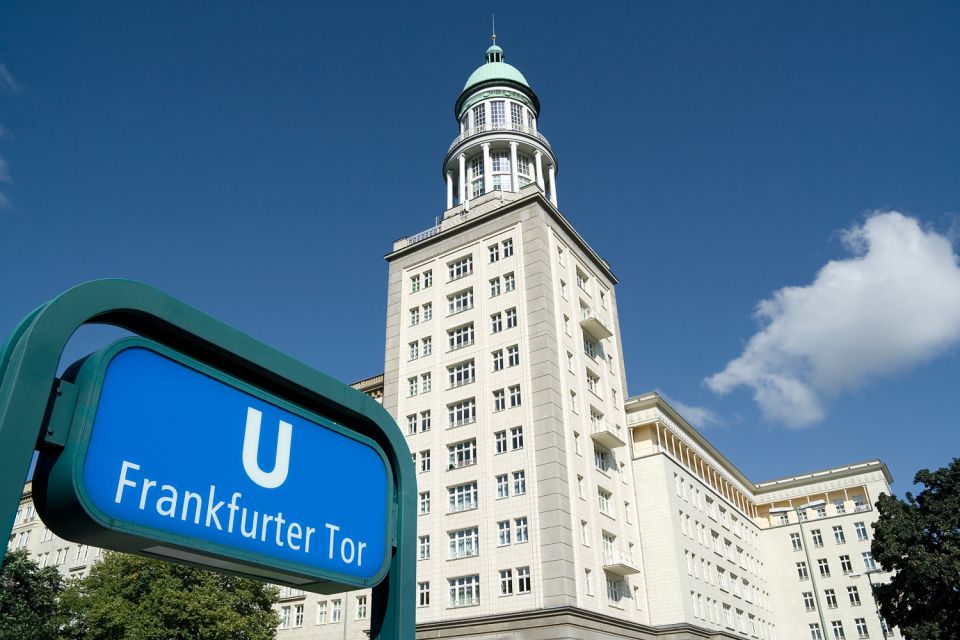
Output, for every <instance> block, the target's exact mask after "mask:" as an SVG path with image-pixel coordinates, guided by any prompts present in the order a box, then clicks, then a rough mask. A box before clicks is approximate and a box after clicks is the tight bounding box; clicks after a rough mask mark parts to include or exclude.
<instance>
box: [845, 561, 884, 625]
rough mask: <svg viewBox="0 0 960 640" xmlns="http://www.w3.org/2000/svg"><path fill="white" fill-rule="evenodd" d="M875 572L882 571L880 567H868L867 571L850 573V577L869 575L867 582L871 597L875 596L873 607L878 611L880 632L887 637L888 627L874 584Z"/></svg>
mask: <svg viewBox="0 0 960 640" xmlns="http://www.w3.org/2000/svg"><path fill="white" fill-rule="evenodd" d="M875 573H880V569H868V570H867V571H864V572H863V573H852V574H850V577H851V578H859V577H861V576H867V582H869V583H870V597H871V598H873V607H874V609H876V611H877V620H878V621H879V622H880V633H882V634H883V635H884V637H886V635H887V632H886V629H885V623H884V620H883V616H882V615H880V603H879V602H877V594H876V593H875V592H874V589H875V588H876V587H875V586H874V584H873V574H875Z"/></svg>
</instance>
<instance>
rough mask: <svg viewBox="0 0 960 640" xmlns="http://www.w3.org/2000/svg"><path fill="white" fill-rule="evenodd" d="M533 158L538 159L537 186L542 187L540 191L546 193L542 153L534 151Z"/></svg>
mask: <svg viewBox="0 0 960 640" xmlns="http://www.w3.org/2000/svg"><path fill="white" fill-rule="evenodd" d="M533 156H534V157H535V158H536V159H537V186H538V187H540V191H546V190H547V189H546V187H544V186H543V154H542V153H540V151H539V150H538V151H534V152H533Z"/></svg>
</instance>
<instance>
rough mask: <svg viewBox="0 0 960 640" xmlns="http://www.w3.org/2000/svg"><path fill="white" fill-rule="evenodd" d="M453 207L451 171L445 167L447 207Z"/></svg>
mask: <svg viewBox="0 0 960 640" xmlns="http://www.w3.org/2000/svg"><path fill="white" fill-rule="evenodd" d="M452 208H453V171H450V170H449V169H447V209H452Z"/></svg>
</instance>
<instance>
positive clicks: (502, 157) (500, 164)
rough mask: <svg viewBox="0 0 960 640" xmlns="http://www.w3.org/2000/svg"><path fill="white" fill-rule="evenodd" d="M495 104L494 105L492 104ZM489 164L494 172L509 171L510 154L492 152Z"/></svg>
mask: <svg viewBox="0 0 960 640" xmlns="http://www.w3.org/2000/svg"><path fill="white" fill-rule="evenodd" d="M494 104H496V103H494ZM490 162H491V165H492V167H493V170H494V171H496V172H508V171H510V154H509V153H507V152H506V151H494V152H492V153H491V154H490Z"/></svg>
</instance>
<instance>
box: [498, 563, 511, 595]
mask: <svg viewBox="0 0 960 640" xmlns="http://www.w3.org/2000/svg"><path fill="white" fill-rule="evenodd" d="M500 595H502V596H512V595H513V571H511V570H510V569H501V570H500Z"/></svg>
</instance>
